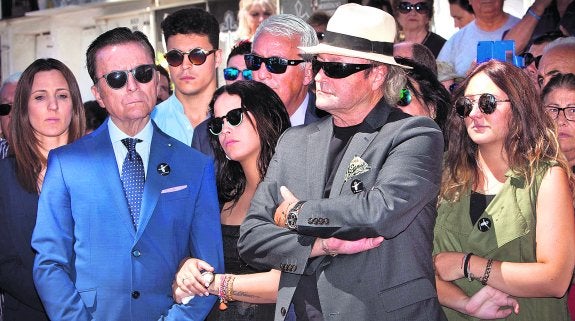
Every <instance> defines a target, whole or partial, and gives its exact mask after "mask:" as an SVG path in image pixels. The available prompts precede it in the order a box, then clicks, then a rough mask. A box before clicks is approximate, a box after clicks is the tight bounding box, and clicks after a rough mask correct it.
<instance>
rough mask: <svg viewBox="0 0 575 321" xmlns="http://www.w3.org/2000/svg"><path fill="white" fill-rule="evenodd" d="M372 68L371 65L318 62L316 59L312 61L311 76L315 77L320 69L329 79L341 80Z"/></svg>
mask: <svg viewBox="0 0 575 321" xmlns="http://www.w3.org/2000/svg"><path fill="white" fill-rule="evenodd" d="M371 67H373V65H372V64H348V63H343V62H328V61H319V60H317V59H316V58H314V59H313V60H312V69H313V74H314V75H316V74H317V73H318V72H319V70H320V69H323V73H324V74H325V75H326V76H328V77H329V78H335V79H341V78H345V77H349V76H351V75H353V74H355V73H356V72H360V71H362V70H366V69H369V68H371Z"/></svg>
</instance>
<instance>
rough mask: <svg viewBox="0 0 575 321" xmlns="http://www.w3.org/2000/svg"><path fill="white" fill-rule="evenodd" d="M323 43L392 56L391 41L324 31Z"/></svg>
mask: <svg viewBox="0 0 575 321" xmlns="http://www.w3.org/2000/svg"><path fill="white" fill-rule="evenodd" d="M323 43H324V44H326V45H330V46H335V47H340V48H345V49H351V50H357V51H364V52H372V53H377V54H382V55H386V56H393V43H391V42H380V41H371V40H368V39H365V38H360V37H355V36H350V35H346V34H343V33H337V32H331V31H326V32H325V38H324V41H323Z"/></svg>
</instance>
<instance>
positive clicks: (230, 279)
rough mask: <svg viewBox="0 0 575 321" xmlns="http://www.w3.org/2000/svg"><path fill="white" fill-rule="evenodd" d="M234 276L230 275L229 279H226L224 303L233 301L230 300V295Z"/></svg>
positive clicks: (232, 290)
mask: <svg viewBox="0 0 575 321" xmlns="http://www.w3.org/2000/svg"><path fill="white" fill-rule="evenodd" d="M234 278H235V277H234V276H233V275H230V277H229V278H228V282H227V284H226V301H227V302H231V301H233V299H232V294H233V293H234Z"/></svg>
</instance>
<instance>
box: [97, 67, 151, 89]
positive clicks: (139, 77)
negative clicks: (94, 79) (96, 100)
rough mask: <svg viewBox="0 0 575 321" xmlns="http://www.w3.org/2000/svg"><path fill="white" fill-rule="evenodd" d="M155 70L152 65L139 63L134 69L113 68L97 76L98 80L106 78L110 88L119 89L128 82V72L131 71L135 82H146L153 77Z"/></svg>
mask: <svg viewBox="0 0 575 321" xmlns="http://www.w3.org/2000/svg"><path fill="white" fill-rule="evenodd" d="M155 72H156V67H155V66H154V65H139V66H137V67H136V68H134V69H131V70H114V71H111V72H109V73H107V74H105V75H103V76H102V77H100V78H98V80H100V79H102V78H104V79H106V83H107V84H108V86H110V88H112V89H120V88H122V87H124V86H125V85H126V83H127V82H128V73H131V74H132V76H134V79H136V81H137V82H139V83H142V84H146V83H149V82H150V80H152V78H154V74H155Z"/></svg>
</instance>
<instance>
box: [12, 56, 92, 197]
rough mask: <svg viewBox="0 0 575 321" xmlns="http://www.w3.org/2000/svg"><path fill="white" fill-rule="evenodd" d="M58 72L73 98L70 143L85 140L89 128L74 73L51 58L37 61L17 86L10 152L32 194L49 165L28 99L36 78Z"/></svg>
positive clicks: (29, 67)
mask: <svg viewBox="0 0 575 321" xmlns="http://www.w3.org/2000/svg"><path fill="white" fill-rule="evenodd" d="M51 70H57V71H59V72H60V73H61V74H62V75H63V76H64V79H66V82H67V83H68V88H69V89H70V96H71V99H72V119H71V120H70V125H69V127H68V143H71V142H73V141H74V140H76V139H78V138H80V137H82V135H84V131H85V129H86V119H85V116H84V105H83V104H82V96H81V95H80V88H79V87H78V83H77V82H76V78H75V77H74V74H73V73H72V71H71V70H70V69H69V68H68V67H67V66H66V65H64V64H63V63H62V62H61V61H59V60H56V59H52V58H48V59H38V60H36V61H34V62H33V63H32V64H31V65H30V66H28V68H26V70H24V72H23V73H22V77H20V80H19V81H18V85H17V86H16V93H15V97H14V106H13V109H12V113H11V115H12V120H11V122H10V124H11V125H10V128H11V129H10V130H11V131H10V133H11V135H10V142H9V144H10V150H11V151H12V152H11V153H12V154H13V155H14V157H15V158H16V177H17V178H18V181H19V182H20V185H22V187H23V188H24V189H25V190H27V191H28V192H30V193H34V192H36V193H37V192H39V190H38V178H39V176H40V173H41V171H42V169H43V168H44V167H45V166H46V158H45V157H44V156H43V155H42V153H41V152H40V148H39V145H40V142H39V141H38V137H36V135H35V134H34V132H35V130H34V128H32V124H31V123H30V118H29V111H28V100H29V99H30V95H31V94H32V93H31V89H32V85H33V84H34V77H36V74H38V73H39V72H42V71H51Z"/></svg>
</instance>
